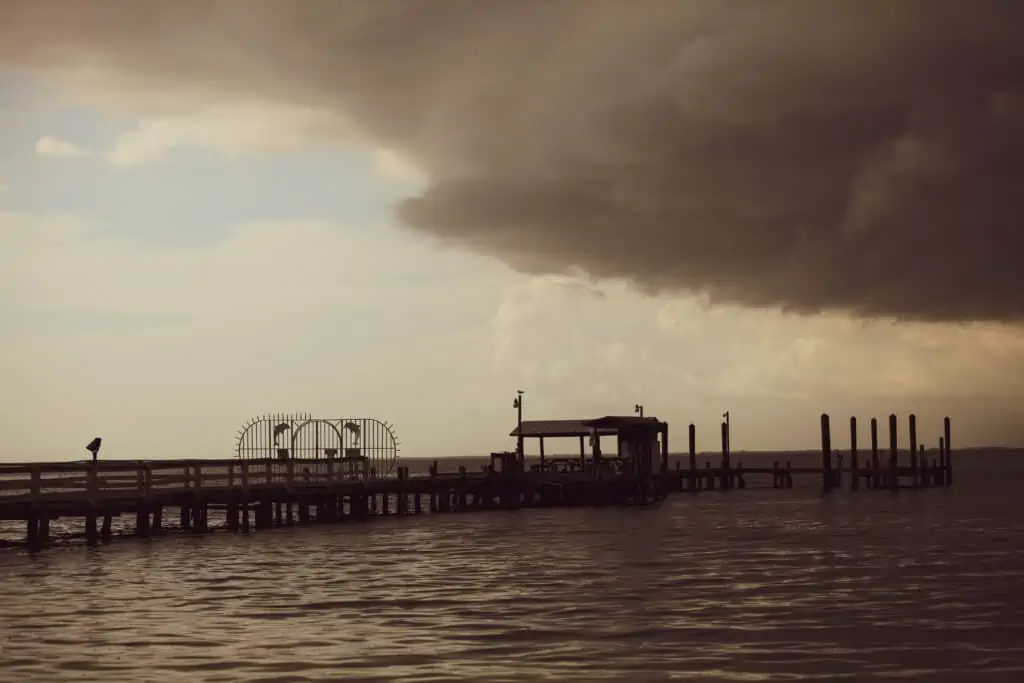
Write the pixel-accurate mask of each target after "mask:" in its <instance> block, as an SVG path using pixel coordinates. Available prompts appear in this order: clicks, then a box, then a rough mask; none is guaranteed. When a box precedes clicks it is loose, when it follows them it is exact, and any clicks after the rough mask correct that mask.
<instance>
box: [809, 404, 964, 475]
mask: <svg viewBox="0 0 1024 683" xmlns="http://www.w3.org/2000/svg"><path fill="white" fill-rule="evenodd" d="M898 421H899V420H898V418H897V416H896V415H890V416H889V450H888V459H887V461H886V462H884V463H883V462H882V459H881V456H880V455H879V449H878V420H877V419H875V418H871V459H870V461H869V462H868V463H867V464H866V466H862V465H861V463H860V461H859V455H860V454H859V452H858V450H857V418H856V417H851V418H850V449H849V453H850V467H849V474H850V490H852V491H857V490H859V489H860V487H861V484H862V483H863V484H864V485H865V487H866V488H869V489H882V490H890V491H897V490H899V489H901V488H910V489H918V488H931V487H948V486H952V484H953V463H952V458H951V454H950V423H949V418H948V417H946V418H944V419H943V435H942V436H941V437H939V457H938V460H935V459H932V460H931V461H929V460H928V458H927V457H926V454H927V451H926V450H925V447H924V444H919V443H918V440H917V417H916V416H915V415H910V416H908V419H907V421H908V439H909V445H908V447H907V453H908V455H909V458H908V459H909V462H908V463H907V464H905V465H903V464H901V463H900V449H899V436H898ZM832 458H833V451H832V429H831V426H830V421H829V416H828V415H827V414H824V413H823V414H822V415H821V473H822V476H821V481H822V492H823V493H826V494H827V493H830V492H832V491H833V490H835V489H837V488H839V487H840V486H841V485H842V474H843V471H844V468H843V467H842V462H841V458H842V454H837V458H839V459H840V461H839V462H838V463H834V462H833V459H832Z"/></svg>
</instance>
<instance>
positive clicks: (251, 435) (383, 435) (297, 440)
mask: <svg viewBox="0 0 1024 683" xmlns="http://www.w3.org/2000/svg"><path fill="white" fill-rule="evenodd" d="M286 432H287V433H288V435H289V438H288V439H287V440H285V439H284V438H283V437H284V435H285V433H286ZM398 447H399V442H398V439H397V437H396V436H395V431H394V427H393V426H392V425H390V424H388V423H386V422H382V421H381V420H377V419H375V418H315V417H313V416H312V415H310V414H308V413H297V414H281V413H278V414H271V415H264V416H262V417H258V418H255V419H252V420H249V421H248V422H247V423H246V424H245V425H244V426H243V427H242V429H241V430H239V433H238V436H237V438H236V441H235V454H236V455H237V457H238V458H239V459H242V460H275V461H286V460H290V459H298V460H302V461H304V462H307V463H309V466H308V467H307V468H308V469H310V471H311V472H312V471H313V470H320V469H324V470H326V461H327V460H328V459H330V458H337V459H339V460H341V459H344V458H346V457H350V458H351V457H365V458H366V460H367V466H368V469H370V468H372V469H373V470H374V471H375V472H376V474H377V476H387V475H389V474H392V473H393V472H394V471H395V468H396V467H397V465H398ZM321 460H322V461H324V463H325V464H324V466H323V467H321V466H319V465H318V464H317V462H316V461H321ZM310 461H312V462H310Z"/></svg>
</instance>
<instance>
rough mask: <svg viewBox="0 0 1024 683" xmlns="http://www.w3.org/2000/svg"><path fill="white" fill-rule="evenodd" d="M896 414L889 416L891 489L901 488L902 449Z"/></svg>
mask: <svg viewBox="0 0 1024 683" xmlns="http://www.w3.org/2000/svg"><path fill="white" fill-rule="evenodd" d="M896 430H897V422H896V415H890V416H889V490H891V491H898V490H899V488H900V470H899V466H900V465H899V458H900V451H899V446H898V438H897V435H896Z"/></svg>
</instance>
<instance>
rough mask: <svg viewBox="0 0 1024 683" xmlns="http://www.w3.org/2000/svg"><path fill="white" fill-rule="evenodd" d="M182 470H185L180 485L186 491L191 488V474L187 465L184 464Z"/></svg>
mask: <svg viewBox="0 0 1024 683" xmlns="http://www.w3.org/2000/svg"><path fill="white" fill-rule="evenodd" d="M184 468H185V469H184V475H183V476H184V478H183V479H182V483H183V484H184V487H185V488H186V489H190V488H192V477H191V473H190V471H189V470H190V468H189V464H188V463H185V466H184Z"/></svg>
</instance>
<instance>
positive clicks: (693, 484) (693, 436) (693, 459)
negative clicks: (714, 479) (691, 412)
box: [690, 422, 697, 493]
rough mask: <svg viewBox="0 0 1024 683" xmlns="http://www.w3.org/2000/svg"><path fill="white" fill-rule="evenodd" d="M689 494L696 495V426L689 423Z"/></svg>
mask: <svg viewBox="0 0 1024 683" xmlns="http://www.w3.org/2000/svg"><path fill="white" fill-rule="evenodd" d="M690 493H697V426H696V425H694V424H693V423H692V422H691V423H690Z"/></svg>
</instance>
